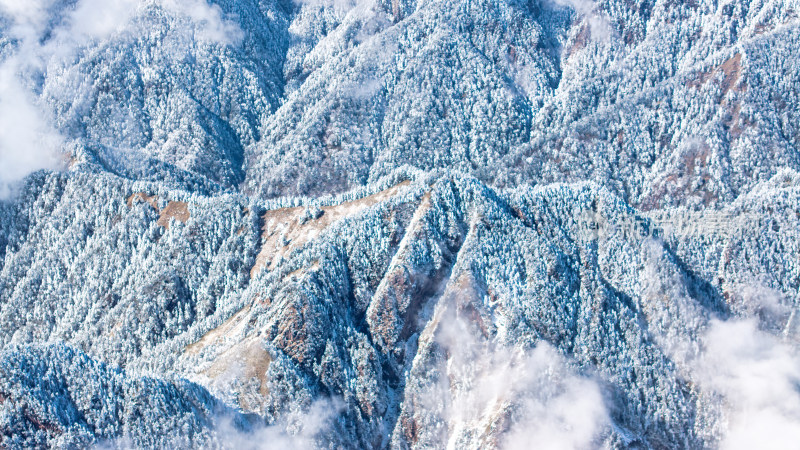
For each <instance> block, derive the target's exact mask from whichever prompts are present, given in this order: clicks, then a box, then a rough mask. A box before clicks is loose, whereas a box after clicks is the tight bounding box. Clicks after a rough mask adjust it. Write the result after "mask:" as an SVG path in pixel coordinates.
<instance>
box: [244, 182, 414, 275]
mask: <svg viewBox="0 0 800 450" xmlns="http://www.w3.org/2000/svg"><path fill="white" fill-rule="evenodd" d="M409 184H411V182H410V181H404V182H402V183H400V184H398V185H396V186H393V187H391V188H389V189H386V190H384V191H381V192H378V193H376V194H373V195H370V196H368V197H364V198H362V199H359V200H354V201H351V202H345V203H342V204H339V205H334V206H323V207H322V208H321V210H322V215H321V216H318V217H317V218H309V219H307V220H303V217H304V215H305V213H306V211H305V210H306V208H304V207H296V208H280V209H275V210H272V211H267V212H266V213H265V214H264V216H263V224H264V225H263V227H262V235H261V237H262V242H263V244H262V246H261V251H260V252H259V253H258V256H257V257H256V262H255V264H254V265H253V268H252V269H251V270H250V276H251V277H255V276H256V275H258V274H259V273H260V272H261V271H262V270H264V268H269V269H270V270H272V269H274V268H275V266H276V265H277V264H278V262H279V261H280V260H281V259H282V258H283V257H284V256H285V255H287V254H289V252H291V251H292V250H295V249H298V248H300V247H302V246H303V245H304V244H306V243H307V242H309V241H311V240H312V239H315V238H316V237H317V236H319V235H320V234H321V233H322V232H323V231H324V230H325V229H326V228H328V227H329V226H331V225H332V224H333V223H335V222H338V221H339V220H341V219H344V218H346V217H349V216H353V215H356V214H358V213H360V212H362V211H364V210H365V209H367V208H369V207H371V206H374V205H376V204H378V203H381V202H384V201H386V200H388V199H390V198H392V197H394V196H395V195H397V194H398V193H399V192H400V190H401V189H402V188H403V187H405V186H408V185H409Z"/></svg>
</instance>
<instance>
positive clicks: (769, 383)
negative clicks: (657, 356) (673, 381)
mask: <svg viewBox="0 0 800 450" xmlns="http://www.w3.org/2000/svg"><path fill="white" fill-rule="evenodd" d="M703 344H704V349H703V352H702V354H701V355H700V357H699V358H698V360H697V362H696V364H695V365H694V373H695V379H696V380H697V382H698V384H699V386H700V388H701V389H704V390H706V391H707V392H708V393H713V394H715V395H717V396H719V397H720V398H721V399H722V402H721V403H720V404H719V408H720V411H719V414H720V422H721V424H720V425H721V426H720V430H721V436H719V437H720V448H722V449H752V448H764V449H792V448H797V443H798V442H800V390H798V388H799V387H800V358H798V355H797V352H796V350H795V349H794V348H792V347H791V346H789V345H787V344H785V343H784V342H782V341H781V340H780V339H778V338H777V337H776V336H774V335H772V334H769V333H767V332H764V331H762V330H760V329H759V327H758V324H757V322H756V320H755V319H744V320H733V321H727V322H724V321H719V320H713V321H712V322H711V323H710V325H709V328H708V330H707V332H706V333H705V336H704V337H703Z"/></svg>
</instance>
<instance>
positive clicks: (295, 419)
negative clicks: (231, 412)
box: [214, 399, 343, 450]
mask: <svg viewBox="0 0 800 450" xmlns="http://www.w3.org/2000/svg"><path fill="white" fill-rule="evenodd" d="M342 408H343V406H342V402H341V401H340V400H338V399H319V400H317V401H315V402H314V403H313V404H312V405H311V406H310V407H309V408H308V409H307V410H304V411H294V412H290V413H289V414H287V415H286V416H284V417H282V418H281V419H280V420H279V421H278V423H276V424H274V425H270V426H262V427H256V429H254V430H249V431H243V430H241V429H238V428H236V427H235V426H233V424H232V422H231V420H230V418H229V417H221V418H218V426H217V427H216V429H215V430H214V432H215V434H216V436H217V439H218V440H219V442H220V444H222V446H223V447H224V448H232V449H237V450H259V449H279V448H286V449H289V448H291V449H297V450H306V449H307V450H311V449H315V448H317V445H316V439H317V437H319V436H320V434H322V433H324V432H325V431H326V430H327V429H329V427H330V426H331V421H332V420H333V419H334V418H335V417H336V416H337V415H338V414H339V413H340V412H341V411H342Z"/></svg>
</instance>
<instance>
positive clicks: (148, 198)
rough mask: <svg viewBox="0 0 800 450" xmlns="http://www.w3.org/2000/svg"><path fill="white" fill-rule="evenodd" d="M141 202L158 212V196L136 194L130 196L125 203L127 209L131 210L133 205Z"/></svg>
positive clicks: (142, 193)
mask: <svg viewBox="0 0 800 450" xmlns="http://www.w3.org/2000/svg"><path fill="white" fill-rule="evenodd" d="M141 202H147V203H149V204H150V206H152V207H153V209H155V210H156V211H158V196H157V195H147V194H146V193H144V192H136V193H134V194H131V195H130V196H129V197H128V199H127V200H126V201H125V203H126V204H127V205H128V208H133V205H135V204H139V203H141Z"/></svg>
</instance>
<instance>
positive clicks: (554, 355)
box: [421, 315, 610, 449]
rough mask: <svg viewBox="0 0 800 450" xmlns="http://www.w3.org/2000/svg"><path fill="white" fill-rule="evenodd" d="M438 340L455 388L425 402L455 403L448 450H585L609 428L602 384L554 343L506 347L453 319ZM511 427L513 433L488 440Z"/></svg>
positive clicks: (438, 390) (443, 324) (445, 387)
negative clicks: (494, 446)
mask: <svg viewBox="0 0 800 450" xmlns="http://www.w3.org/2000/svg"><path fill="white" fill-rule="evenodd" d="M436 341H437V342H438V343H439V344H440V345H441V346H442V348H443V349H444V350H445V352H446V353H447V355H448V361H447V364H446V368H445V369H444V372H446V379H447V382H446V383H442V384H441V385H440V386H435V387H433V388H432V389H431V391H430V392H427V393H425V394H423V395H422V396H421V397H422V400H423V401H426V402H429V403H431V405H442V404H444V405H447V406H446V407H445V411H444V414H445V416H446V417H445V419H446V420H447V422H448V424H447V425H448V426H447V429H448V443H447V447H448V448H459V447H461V446H462V445H463V444H464V443H465V442H471V443H476V440H475V437H477V436H483V439H489V440H492V441H494V442H497V443H499V444H500V445H501V447H502V448H507V449H525V448H541V449H581V448H587V447H591V446H592V445H593V444H596V441H597V440H598V439H599V438H600V437H601V435H602V433H603V432H604V431H606V430H607V429H608V425H609V424H610V421H609V417H608V412H607V410H606V407H605V404H604V401H603V396H602V392H601V390H600V388H599V386H598V384H597V383H596V382H595V381H594V380H592V379H590V378H587V377H583V376H580V375H578V374H576V373H575V372H574V370H572V369H571V368H570V366H569V364H568V363H567V361H566V359H565V358H564V357H563V356H561V355H560V354H559V353H558V352H557V351H556V350H555V349H554V348H553V347H551V346H550V345H548V344H547V343H545V342H541V343H539V344H538V345H537V346H536V348H534V349H532V350H530V349H529V350H524V349H522V348H514V347H509V346H505V345H502V344H500V343H497V342H494V341H492V340H490V339H486V338H483V337H482V335H481V332H480V331H479V330H477V329H476V328H475V327H474V326H473V325H472V324H470V323H468V322H467V321H466V320H464V319H462V318H459V317H452V316H451V317H447V315H445V317H443V318H442V319H440V320H439V329H438V330H437V335H436ZM422 406H423V407H425V406H429V405H422ZM434 408H435V406H434ZM503 423H506V424H509V427H508V428H507V430H506V431H500V433H501V434H500V435H497V436H486V433H490V434H491V433H492V431H488V430H495V429H497V430H502V429H503V428H504V426H502V424H503Z"/></svg>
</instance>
